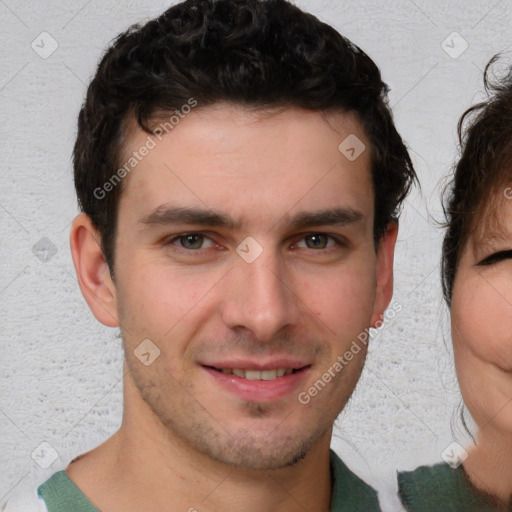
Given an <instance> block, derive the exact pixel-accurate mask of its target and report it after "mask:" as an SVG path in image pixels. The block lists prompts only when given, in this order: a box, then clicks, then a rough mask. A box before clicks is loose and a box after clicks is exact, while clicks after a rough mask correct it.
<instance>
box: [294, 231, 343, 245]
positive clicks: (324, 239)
mask: <svg viewBox="0 0 512 512" xmlns="http://www.w3.org/2000/svg"><path fill="white" fill-rule="evenodd" d="M304 242H305V243H304ZM333 245H336V240H335V239H334V238H333V237H332V236H329V235H326V234H324V233H311V234H309V235H306V236H305V237H303V238H302V239H301V241H300V242H299V243H298V244H297V247H299V248H301V249H303V248H306V249H328V248H329V247H332V246H333Z"/></svg>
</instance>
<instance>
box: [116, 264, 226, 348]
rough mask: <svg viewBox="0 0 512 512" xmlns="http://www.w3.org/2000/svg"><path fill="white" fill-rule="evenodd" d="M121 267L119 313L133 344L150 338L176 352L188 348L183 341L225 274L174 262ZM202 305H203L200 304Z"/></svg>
mask: <svg viewBox="0 0 512 512" xmlns="http://www.w3.org/2000/svg"><path fill="white" fill-rule="evenodd" d="M123 263H124V265H123V266H122V267H121V266H119V274H118V275H119V276H122V278H121V279H120V282H119V284H118V292H119V293H118V295H117V296H118V312H119V318H120V321H121V324H122V326H123V327H124V330H125V331H126V334H127V335H128V337H129V339H130V340H131V343H135V344H136V343H137V340H138V339H139V338H141V339H144V338H149V339H151V340H152V341H154V342H155V343H156V344H157V345H160V346H161V347H170V346H171V345H170V344H169V340H172V341H173V343H172V347H173V351H178V352H180V351H182V350H184V348H185V344H183V346H181V345H180V343H179V340H181V339H186V338H187V336H185V334H189V333H188V331H190V329H193V328H195V326H196V325H197V323H195V322H194V319H195V318H196V317H197V313H198V312H199V311H203V313H204V310H205V308H206V307H207V304H208V302H209V301H208V295H209V294H211V293H212V291H213V290H214V288H215V283H216V282H218V281H219V280H220V279H221V278H222V275H221V274H219V273H218V272H216V273H209V274H208V275H207V274H205V273H204V272H201V271H199V270H198V271H196V272H186V273H185V272H180V271H177V270H176V268H175V267H173V266H172V265H162V264H156V263H155V262H154V261H148V260H147V259H146V260H142V259H140V260H138V259H137V258H135V257H134V258H133V259H132V260H128V259H127V260H125V262H123ZM199 306H200V307H199Z"/></svg>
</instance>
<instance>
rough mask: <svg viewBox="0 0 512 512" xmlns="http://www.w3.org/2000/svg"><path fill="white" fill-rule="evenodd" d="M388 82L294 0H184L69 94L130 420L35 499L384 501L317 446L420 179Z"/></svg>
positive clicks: (355, 366)
mask: <svg viewBox="0 0 512 512" xmlns="http://www.w3.org/2000/svg"><path fill="white" fill-rule="evenodd" d="M386 92H387V89H386V86H385V84H384V83H383V82H382V81H381V78H380V73H379V70H378V69H377V67H376V66H375V64H374V63H373V62H372V61H371V60H370V59H369V58H368V57H367V56H366V55H365V54H364V53H363V52H362V51H361V50H360V49H359V48H358V47H356V46H355V45H353V44H352V43H350V42H349V41H348V40H346V39H344V38H343V37H342V36H340V35H339V34H338V33H337V32H336V31H335V30H334V29H333V28H331V27H329V26H327V25H325V24H323V23H321V22H319V21H318V20H317V19H316V18H314V17H313V16H311V15H309V14H306V13H304V12H302V11H301V10H299V9H298V8H296V7H294V6H293V5H291V4H290V3H288V2H287V1H285V0H269V1H264V0H218V1H214V0H187V1H185V2H183V3H180V4H178V5H176V6H174V7H172V8H170V9H169V10H168V11H166V12H165V13H164V14H162V15H161V16H160V17H159V18H157V19H155V20H152V21H150V22H148V23H147V24H145V25H143V26H135V27H132V28H131V29H129V30H128V31H127V32H126V33H124V34H121V35H120V36H119V37H118V38H117V40H116V41H115V42H114V43H113V45H112V46H111V47H110V48H109V49H108V51H107V53H106V54H105V56H104V57H103V59H102V61H101V63H100V65H99V67H98V70H97V72H96V75H95V77H94V79H93V80H92V82H91V84H90V86H89V89H88V92H87V97H86V100H85V103H84V105H83V108H82V110H81V112H80V116H79V123H78V135H77V140H76V144H75V148H74V168H75V185H76V190H77V195H78V200H79V204H80V206H81V209H82V211H83V213H82V214H81V215H79V216H78V217H77V218H76V219H75V221H74V223H73V226H72V229H71V250H72V255H73V261H74V264H75V269H76V272H77V276H78V281H79V284H80V288H81V290H82V293H83V295H84V297H85V299H86V301H87V303H88V304H89V306H90V308H91V310H92V312H93V313H94V315H95V316H96V318H97V319H98V320H99V321H100V322H102V323H103V324H105V325H108V326H112V327H119V329H120V331H121V333H122V337H123V343H124V351H125V368H124V376H123V378H124V381H123V383H124V414H123V422H122V425H121V428H120V429H119V431H118V432H117V433H116V434H114V435H113V436H112V437H111V438H109V439H108V440H107V441H106V442H104V443H103V444H102V445H100V446H98V447H97V448H95V449H94V450H92V451H91V452H88V453H86V454H84V455H82V456H80V457H77V458H76V459H75V460H74V461H72V463H71V464H70V465H69V466H68V467H67V469H66V471H61V472H58V473H56V474H55V475H53V476H52V477H51V478H50V479H49V480H48V481H47V482H45V483H44V484H43V485H41V486H40V487H39V489H38V500H39V501H38V503H39V505H38V506H39V507H40V508H35V505H34V508H33V510H48V511H49V512H54V511H55V512H56V511H69V510H73V511H77V510H81V511H95V510H101V511H103V512H113V511H119V510H123V511H124V512H135V511H141V510H143V511H145V512H153V511H154V512H157V511H158V512H163V511H189V512H191V511H196V510H197V511H199V512H203V511H204V512H207V511H210V512H212V511H219V510H223V511H225V512H230V511H239V510H241V509H243V510H244V511H246V512H247V511H249V512H252V511H258V512H259V511H264V510H265V511H267V510H271V511H276V512H279V511H286V512H292V511H304V510H307V511H311V512H327V511H329V510H331V511H355V510H359V511H365V512H369V511H372V510H379V506H378V501H377V496H376V493H375V491H373V489H371V488H370V487H369V486H368V485H367V484H366V483H364V482H363V481H362V480H360V479H359V478H358V477H356V476H355V475H354V474H353V473H351V472H350V470H349V469H348V468H347V467H346V466H345V465H344V464H343V462H342V461H341V460H340V459H339V458H338V457H337V456H336V455H335V454H334V452H332V451H330V448H329V447H330V439H331V433H332V428H333V423H334V420H335V419H336V417H337V416H338V414H339V413H340V411H341V410H342V409H343V407H344V406H345V404H346V403H347V401H348V399H349V398H350V395H351V393H352V391H353V389H354V387H355V385H356V383H357V380H358V378H359V375H360V372H361V369H362V367H363V363H364V359H365V355H366V346H367V339H368V336H367V334H365V333H367V332H368V328H369V327H370V326H375V325H378V324H379V322H381V318H382V315H383V313H384V310H385V309H386V307H387V306H388V304H389V302H390V300H391V296H392V283H393V251H394V245H395V240H396V237H397V230H398V227H397V215H398V211H399V208H400V204H401V202H402V201H403V199H404V197H405V195H406V193H407V192H408V189H409V187H410V185H411V183H412V181H414V179H415V175H414V171H413V168H412V164H411V161H410V158H409V156H408V153H407V150H406V148H405V146H404V144H403V143H402V140H401V138H400V136H399V135H398V133H397V132H396V129H395V127H394V125H393V122H392V118H391V115H390V112H389V110H388V108H387V103H386ZM7 510H9V508H8V509H7ZM26 510H28V508H27V509H26Z"/></svg>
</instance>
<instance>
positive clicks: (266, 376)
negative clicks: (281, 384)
mask: <svg viewBox="0 0 512 512" xmlns="http://www.w3.org/2000/svg"><path fill="white" fill-rule="evenodd" d="M206 368H210V369H212V370H214V371H217V372H220V373H224V374H225V375H235V376H236V377H240V378H241V379H245V380H266V381H268V380H275V379H278V378H280V377H284V376H286V375H291V374H292V373H297V372H300V371H301V370H303V369H304V368H307V366H305V367H303V368H274V369H272V370H250V369H246V368H215V367H214V366H207V367H206Z"/></svg>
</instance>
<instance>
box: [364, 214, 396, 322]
mask: <svg viewBox="0 0 512 512" xmlns="http://www.w3.org/2000/svg"><path fill="white" fill-rule="evenodd" d="M397 236H398V223H397V222H395V221H391V222H390V223H389V224H388V225H387V227H386V232H385V233H384V234H383V235H382V237H381V239H380V241H379V248H378V250H377V261H376V287H377V288H376V293H375V305H374V308H373V314H372V320H371V324H370V325H371V327H376V323H377V321H379V320H382V317H383V315H384V311H385V310H386V308H387V307H388V306H389V303H390V302H391V297H392V296H393V255H394V252H395V243H396V237H397Z"/></svg>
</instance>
